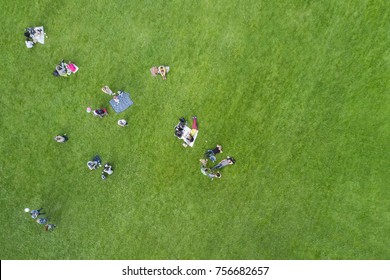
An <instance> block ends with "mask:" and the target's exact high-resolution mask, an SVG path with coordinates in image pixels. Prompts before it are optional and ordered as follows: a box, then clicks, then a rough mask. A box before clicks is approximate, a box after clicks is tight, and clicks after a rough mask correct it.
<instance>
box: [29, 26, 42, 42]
mask: <svg viewBox="0 0 390 280" xmlns="http://www.w3.org/2000/svg"><path fill="white" fill-rule="evenodd" d="M34 30H35V34H34V36H33V37H32V39H33V41H34V43H36V42H38V43H41V44H44V43H45V30H44V29H43V26H38V27H35V28H34Z"/></svg>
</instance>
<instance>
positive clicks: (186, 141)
mask: <svg viewBox="0 0 390 280" xmlns="http://www.w3.org/2000/svg"><path fill="white" fill-rule="evenodd" d="M191 130H192V129H191V128H189V127H188V126H185V127H184V129H183V135H182V136H181V137H180V139H182V140H183V141H184V143H185V144H186V145H187V146H190V147H193V146H194V144H195V140H196V137H198V130H197V131H196V132H195V134H194V135H193V136H192V137H194V141H192V142H190V141H189V140H188V139H187V137H188V136H189V135H190V134H191Z"/></svg>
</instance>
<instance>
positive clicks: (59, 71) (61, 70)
mask: <svg viewBox="0 0 390 280" xmlns="http://www.w3.org/2000/svg"><path fill="white" fill-rule="evenodd" d="M53 75H54V76H56V77H66V76H68V71H67V70H66V63H65V62H64V61H63V60H61V62H60V63H59V64H58V65H57V66H56V70H54V72H53Z"/></svg>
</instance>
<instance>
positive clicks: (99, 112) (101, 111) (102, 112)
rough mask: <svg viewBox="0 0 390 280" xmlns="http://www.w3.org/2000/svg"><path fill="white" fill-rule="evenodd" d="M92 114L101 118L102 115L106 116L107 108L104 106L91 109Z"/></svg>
mask: <svg viewBox="0 0 390 280" xmlns="http://www.w3.org/2000/svg"><path fill="white" fill-rule="evenodd" d="M93 115H94V116H95V117H100V118H103V117H104V116H107V115H108V113H107V109H106V108H103V109H97V110H94V111H93Z"/></svg>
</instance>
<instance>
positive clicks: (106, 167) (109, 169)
mask: <svg viewBox="0 0 390 280" xmlns="http://www.w3.org/2000/svg"><path fill="white" fill-rule="evenodd" d="M112 173H114V170H113V169H112V166H111V165H110V164H109V163H108V162H107V163H106V164H105V165H104V168H103V172H102V179H103V180H104V179H106V178H107V176H106V174H107V175H111V174H112Z"/></svg>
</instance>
